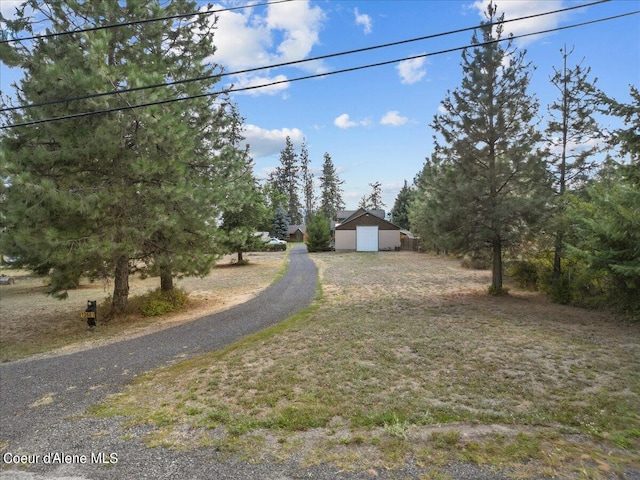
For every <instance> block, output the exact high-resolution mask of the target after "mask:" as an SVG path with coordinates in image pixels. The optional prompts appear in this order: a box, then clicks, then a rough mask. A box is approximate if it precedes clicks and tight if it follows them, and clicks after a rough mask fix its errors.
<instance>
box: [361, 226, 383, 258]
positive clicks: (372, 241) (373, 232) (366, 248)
mask: <svg viewBox="0 0 640 480" xmlns="http://www.w3.org/2000/svg"><path fill="white" fill-rule="evenodd" d="M356 250H357V251H358V252H377V251H378V227H364V226H359V225H358V226H356Z"/></svg>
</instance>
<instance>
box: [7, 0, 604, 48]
mask: <svg viewBox="0 0 640 480" xmlns="http://www.w3.org/2000/svg"><path fill="white" fill-rule="evenodd" d="M292 1H293V0H272V1H269V2H265V3H256V4H253V5H243V6H238V7H229V8H220V9H218V10H207V11H204V12H192V13H181V14H176V15H169V16H167V17H157V18H147V19H145V20H133V21H131V22H123V23H114V24H111V25H100V26H97V27H89V28H82V29H78V30H70V31H67V32H54V33H46V34H43V35H33V36H31V37H22V38H10V39H7V40H0V45H1V44H3V43H11V42H23V41H27V40H40V39H42V38H51V37H59V36H62V35H73V34H75V33H85V32H95V31H98V30H106V29H110V28H118V27H130V26H132V25H139V24H143V23H152V22H161V21H164V20H175V19H178V18H187V17H196V16H203V15H211V14H215V13H220V12H230V11H232V10H242V9H244V8H254V7H264V6H267V5H275V4H278V3H286V2H292ZM606 1H610V0H606Z"/></svg>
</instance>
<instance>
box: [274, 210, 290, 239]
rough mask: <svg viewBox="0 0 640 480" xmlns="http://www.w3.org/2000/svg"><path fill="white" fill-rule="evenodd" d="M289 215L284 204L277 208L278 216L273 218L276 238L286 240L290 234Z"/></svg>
mask: <svg viewBox="0 0 640 480" xmlns="http://www.w3.org/2000/svg"><path fill="white" fill-rule="evenodd" d="M289 225H290V222H289V217H288V216H287V212H286V211H285V209H284V208H283V207H282V206H280V205H279V206H278V208H276V216H275V218H274V219H273V232H274V235H275V237H276V238H279V239H280V240H284V239H286V238H287V237H288V236H289Z"/></svg>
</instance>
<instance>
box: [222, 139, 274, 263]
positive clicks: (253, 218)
mask: <svg viewBox="0 0 640 480" xmlns="http://www.w3.org/2000/svg"><path fill="white" fill-rule="evenodd" d="M245 165H246V167H245V171H244V172H243V173H242V175H241V176H239V177H238V178H237V179H236V180H235V181H234V182H233V184H234V191H235V193H236V195H237V196H240V197H241V198H239V199H238V200H237V201H236V202H234V204H233V205H230V206H229V207H228V208H227V210H225V212H224V213H223V215H222V230H224V231H225V233H226V238H225V240H224V245H225V247H226V250H227V251H229V252H233V253H236V254H237V263H238V265H243V264H245V263H246V262H245V260H244V258H243V253H244V252H246V251H250V250H252V249H258V248H259V247H261V246H262V239H261V238H260V237H258V236H256V235H255V233H256V232H257V231H258V229H259V228H260V225H261V224H262V223H263V222H264V221H265V220H266V218H267V216H268V209H267V206H266V201H265V198H264V195H263V193H262V189H261V188H260V186H259V185H258V182H257V181H256V179H255V177H254V176H253V164H252V162H251V159H250V158H249V156H248V151H246V162H245Z"/></svg>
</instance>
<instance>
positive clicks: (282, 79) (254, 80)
mask: <svg viewBox="0 0 640 480" xmlns="http://www.w3.org/2000/svg"><path fill="white" fill-rule="evenodd" d="M274 82H278V83H276V84H275V85H270V84H271V83H274ZM260 85H267V86H265V87H262V88H254V87H260ZM233 86H234V88H249V90H245V91H241V92H237V93H238V94H245V95H252V96H258V95H276V94H278V93H280V92H282V91H284V90H286V89H287V88H289V82H288V81H287V77H286V76H284V75H276V76H275V77H273V78H269V77H262V76H248V75H239V76H237V77H236V78H235V80H234V82H233Z"/></svg>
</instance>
